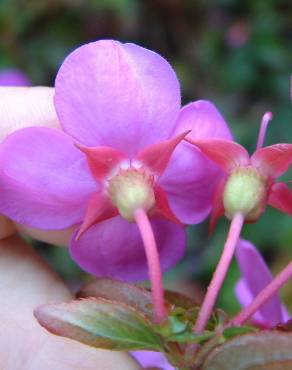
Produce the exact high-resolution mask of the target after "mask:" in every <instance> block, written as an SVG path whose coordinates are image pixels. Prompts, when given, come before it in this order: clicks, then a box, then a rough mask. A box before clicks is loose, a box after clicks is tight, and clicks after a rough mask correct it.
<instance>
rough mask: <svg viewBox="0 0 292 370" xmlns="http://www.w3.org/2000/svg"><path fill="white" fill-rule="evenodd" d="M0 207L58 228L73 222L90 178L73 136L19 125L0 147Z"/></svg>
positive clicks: (25, 220) (24, 220)
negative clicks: (20, 128)
mask: <svg viewBox="0 0 292 370" xmlns="http://www.w3.org/2000/svg"><path fill="white" fill-rule="evenodd" d="M0 168H1V171H0V180H1V181H0V192H1V199H0V212H1V213H3V214H4V215H6V216H7V217H9V218H11V219H12V220H14V221H16V222H18V223H21V224H23V225H26V226H31V227H35V228H40V229H43V230H52V229H64V228H66V227H69V226H71V225H73V224H76V223H79V222H80V221H81V219H82V217H83V214H84V212H85V207H86V204H87V201H88V199H89V196H90V195H91V193H93V192H94V191H95V190H96V183H95V182H94V181H93V179H92V178H91V176H90V174H89V170H88V167H87V164H86V159H85V157H84V156H83V154H82V153H81V152H80V151H79V150H78V149H76V148H75V147H74V142H73V139H72V138H71V137H70V136H68V135H66V134H64V133H63V132H61V131H58V130H55V129H49V128H36V127H34V128H25V129H22V130H19V131H16V132H15V133H13V134H11V135H10V136H9V137H7V139H6V140H5V141H4V142H3V143H2V144H1V148H0Z"/></svg>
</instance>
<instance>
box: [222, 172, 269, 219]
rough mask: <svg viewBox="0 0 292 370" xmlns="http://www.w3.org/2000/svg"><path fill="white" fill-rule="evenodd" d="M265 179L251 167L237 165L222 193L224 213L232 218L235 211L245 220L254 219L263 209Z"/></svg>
mask: <svg viewBox="0 0 292 370" xmlns="http://www.w3.org/2000/svg"><path fill="white" fill-rule="evenodd" d="M267 188H268V186H267V179H266V178H265V177H264V176H262V175H261V174H260V173H259V172H258V171H257V170H256V169H255V168H253V167H239V168H237V169H236V170H234V171H233V172H232V173H231V175H230V176H229V178H228V180H227V182H226V184H225V188H224V193H223V204H224V209H225V215H226V217H227V218H229V219H232V218H233V216H234V215H235V214H236V213H241V214H243V215H244V216H245V220H246V221H250V222H253V221H256V220H257V219H258V218H259V217H260V215H261V214H262V212H263V211H264V208H265V204H266V202H265V201H266V197H267Z"/></svg>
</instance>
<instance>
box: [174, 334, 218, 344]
mask: <svg viewBox="0 0 292 370" xmlns="http://www.w3.org/2000/svg"><path fill="white" fill-rule="evenodd" d="M213 336H214V333H211V332H205V333H204V334H195V333H190V332H184V333H179V334H176V335H172V336H170V337H168V338H167V340H168V341H169V342H179V343H199V344H200V343H203V342H205V341H206V340H208V339H210V338H212V337H213Z"/></svg>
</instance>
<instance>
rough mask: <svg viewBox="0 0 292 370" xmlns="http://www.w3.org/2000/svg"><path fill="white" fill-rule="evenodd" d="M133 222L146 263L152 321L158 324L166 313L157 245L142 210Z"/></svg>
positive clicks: (138, 210)
mask: <svg viewBox="0 0 292 370" xmlns="http://www.w3.org/2000/svg"><path fill="white" fill-rule="evenodd" d="M135 221H136V223H137V226H138V228H139V231H140V233H141V237H142V240H143V243H144V248H145V253H146V258H147V262H148V270H149V278H150V282H151V291H152V302H153V308H154V320H155V321H156V322H157V323H159V322H161V321H162V320H163V319H165V318H166V315H167V312H166V308H165V305H164V293H163V283H162V272H161V267H160V260H159V254H158V250H157V245H156V241H155V237H154V234H153V230H152V227H151V224H150V222H149V219H148V217H147V214H146V212H145V211H144V210H143V209H142V208H139V209H137V210H136V211H135Z"/></svg>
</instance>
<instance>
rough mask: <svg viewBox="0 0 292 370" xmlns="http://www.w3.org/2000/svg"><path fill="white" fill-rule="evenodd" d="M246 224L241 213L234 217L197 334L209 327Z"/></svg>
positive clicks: (208, 291)
mask: <svg viewBox="0 0 292 370" xmlns="http://www.w3.org/2000/svg"><path fill="white" fill-rule="evenodd" d="M243 223H244V216H243V215H242V214H240V213H237V214H235V216H234V217H233V219H232V221H231V224H230V229H229V233H228V236H227V240H226V242H225V245H224V249H223V253H222V255H221V258H220V261H219V263H218V265H217V267H216V270H215V272H214V275H213V277H212V280H211V283H210V285H209V287H208V290H207V294H206V296H205V298H204V301H203V304H202V306H201V309H200V312H199V315H198V318H197V321H196V324H195V327H194V332H195V333H198V334H199V333H202V332H203V331H204V329H205V326H206V325H207V322H208V320H209V318H210V316H211V314H212V311H213V307H214V305H215V303H216V300H217V297H218V294H219V292H220V289H221V286H222V284H223V281H224V279H225V276H226V274H227V271H228V268H229V265H230V263H231V260H232V257H233V255H234V251H235V248H236V245H237V242H238V239H239V236H240V232H241V229H242V226H243Z"/></svg>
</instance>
